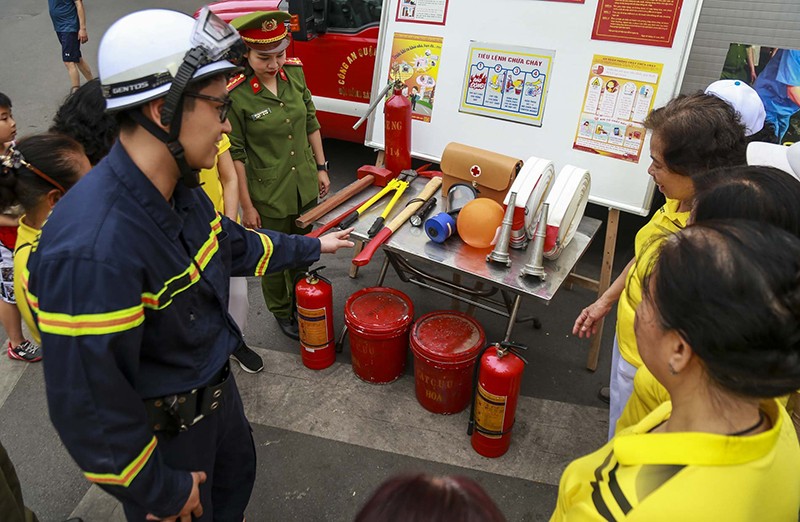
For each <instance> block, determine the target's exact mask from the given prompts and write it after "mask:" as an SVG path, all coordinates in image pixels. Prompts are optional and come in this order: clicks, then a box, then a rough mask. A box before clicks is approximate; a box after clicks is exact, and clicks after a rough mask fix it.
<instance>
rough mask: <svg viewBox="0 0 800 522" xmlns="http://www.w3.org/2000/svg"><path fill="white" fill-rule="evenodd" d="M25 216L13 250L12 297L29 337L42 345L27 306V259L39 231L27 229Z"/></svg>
mask: <svg viewBox="0 0 800 522" xmlns="http://www.w3.org/2000/svg"><path fill="white" fill-rule="evenodd" d="M23 219H25V216H24V215H23V216H22V217H20V218H19V228H18V229H17V247H16V248H15V249H14V295H15V296H17V308H18V309H19V313H20V315H21V316H22V319H23V320H24V321H25V324H26V325H28V329H30V331H31V336H33V340H34V341H36V344H38V345H41V344H42V336H41V334H40V333H39V329H38V328H37V327H36V322H35V321H34V320H33V314H32V313H31V308H30V306H29V305H28V299H27V296H28V279H27V277H28V272H27V270H26V267H27V266H28V258H29V257H30V255H31V250H32V249H33V245H34V244H35V243H36V242H37V241H39V234H41V233H42V231H41V230H37V229H35V228H32V227H29V226H28V225H26V224H25V223H24V222H23V221H22V220H23Z"/></svg>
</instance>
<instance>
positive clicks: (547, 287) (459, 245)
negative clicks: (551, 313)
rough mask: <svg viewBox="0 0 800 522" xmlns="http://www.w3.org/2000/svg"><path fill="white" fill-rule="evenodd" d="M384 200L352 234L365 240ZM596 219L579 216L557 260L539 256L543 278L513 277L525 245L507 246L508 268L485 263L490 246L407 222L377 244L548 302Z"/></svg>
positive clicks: (414, 189) (418, 185) (413, 189)
mask: <svg viewBox="0 0 800 522" xmlns="http://www.w3.org/2000/svg"><path fill="white" fill-rule="evenodd" d="M426 182H427V180H426V179H425V178H418V179H417V180H415V181H414V182H413V183H411V185H410V186H409V187H408V188H407V189H406V191H405V193H404V194H403V196H402V198H401V199H400V200H399V201H398V203H397V204H396V205H395V208H394V209H392V212H391V214H390V215H389V217H388V218H387V219H386V221H387V222H388V221H390V220H391V219H392V218H393V217H394V216H395V215H397V213H398V212H399V211H400V210H401V209H402V208H403V207H404V206H405V205H406V203H407V202H409V201H411V200H412V199H413V198H414V197H415V196H416V195H417V194H419V193H420V192H422V188H423V187H424V186H425V183H426ZM378 190H379V188H378V187H370V188H369V189H367V190H365V191H364V192H362V193H360V194H358V195H356V196H355V197H353V198H351V199H350V200H349V201H347V202H346V203H344V204H343V205H340V206H339V207H338V208H336V209H334V210H333V211H332V212H329V213H328V214H326V215H325V216H323V217H322V218H320V220H319V223H321V224H325V223H327V222H329V221H330V220H332V219H333V218H335V217H337V216H339V215H340V214H341V213H343V212H345V211H347V210H349V209H350V208H351V207H353V206H355V205H356V204H357V203H359V202H363V201H365V200H366V199H368V198H369V197H370V196H372V195H373V194H375V193H376V192H377V191H378ZM390 198H391V195H390V194H387V195H386V196H385V197H384V198H383V199H382V200H381V201H380V202H379V203H377V204H376V205H374V206H373V207H372V208H370V209H369V210H368V211H366V212H365V213H364V214H363V215H362V216H361V217H360V218H359V220H358V221H357V222H356V224H355V230H354V231H353V234H352V236H353V237H354V238H355V239H359V240H364V241H369V237H368V236H367V230H368V229H369V227H370V226H371V225H372V223H373V221H374V220H375V218H376V217H377V216H379V215H380V213H381V212H382V211H383V209H384V208H385V206H386V204H387V203H388V201H389V199H390ZM436 198H437V202H436V208H435V209H434V210H433V211H431V213H430V214H429V216H433V215H435V214H436V213H437V212H441V211H443V210H444V202H443V200H442V197H441V191H439V193H438V194H437V196H436ZM601 223H602V222H601V221H600V220H598V219H594V218H590V217H586V216H584V217H583V219H581V222H580V224H579V225H578V230H577V231H576V233H575V236H574V237H573V238H572V241H571V242H570V244H569V245H568V246H567V248H565V249H564V251H563V252H562V253H561V255H560V256H559V257H558V259H555V260H553V261H550V260H548V259H545V260H544V269H545V273H546V278H545V280H544V281H541V280H540V279H539V278H538V277H531V276H525V277H524V278H523V277H519V272H520V269H521V268H522V267H523V266H524V265H525V264H526V263H527V262H528V258H529V256H530V254H529V251H528V249H525V250H517V249H513V248H510V249H509V255H510V257H511V267H510V268H506V266H505V265H501V264H497V263H488V262H487V261H486V256H487V255H488V254H489V252H491V248H490V249H486V250H478V249H475V248H472V247H470V246H469V245H467V244H466V243H464V242H463V241H461V239H460V238H459V237H458V236H457V235H454V236H453V237H451V238H449V239H448V240H447V241H445V242H444V243H435V242H433V241H430V240H429V239H428V236H427V235H426V234H425V230H424V228H423V227H412V226H411V223H408V222H407V223H406V224H404V225H403V226H402V227H401V228H400V229H399V230H398V231H397V232H395V233H394V234H392V236H391V238H390V239H389V241H387V242H386V244H384V245H383V247H384V248H387V249H388V250H390V251H391V252H393V253H396V254H398V255H401V256H402V257H404V258H406V259H408V260H409V261H414V260H417V261H420V262H421V263H426V264H429V265H432V266H435V267H445V268H447V269H449V270H451V271H452V272H453V273H459V274H461V275H466V276H472V277H474V278H477V279H479V280H482V281H484V282H486V283H488V284H489V285H491V286H494V287H497V288H499V289H501V290H508V291H510V292H513V293H515V294H519V295H530V296H533V297H536V298H538V299H541V300H543V301H545V302H549V301H550V300H551V299H552V298H553V296H554V295H555V293H556V291H557V290H558V289H559V287H561V285H562V283H563V282H564V280H566V278H567V276H568V275H569V273H570V272H571V271H572V269H573V268H574V267H575V265H576V264H577V263H578V260H579V259H580V258H581V256H582V255H583V253H584V252H586V249H587V248H588V247H589V244H590V243H591V241H592V238H593V237H594V235H595V234H596V233H597V231H598V230H599V229H600V225H601Z"/></svg>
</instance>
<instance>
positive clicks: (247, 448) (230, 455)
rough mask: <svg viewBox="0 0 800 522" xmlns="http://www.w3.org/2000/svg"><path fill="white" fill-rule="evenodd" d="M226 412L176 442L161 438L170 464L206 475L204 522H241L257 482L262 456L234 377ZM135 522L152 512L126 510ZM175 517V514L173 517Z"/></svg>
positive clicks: (230, 380) (127, 507)
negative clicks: (257, 471)
mask: <svg viewBox="0 0 800 522" xmlns="http://www.w3.org/2000/svg"><path fill="white" fill-rule="evenodd" d="M224 390H225V391H224V395H223V403H222V408H221V409H220V410H219V411H218V412H217V413H215V414H214V415H211V416H210V417H208V418H205V419H203V420H201V421H200V422H198V423H197V424H195V425H194V426H192V427H190V428H189V430H188V431H185V432H183V433H179V434H178V435H176V436H174V437H165V436H161V435H160V434H157V436H158V447H159V451H160V453H161V455H162V456H163V459H164V463H165V464H166V465H167V466H169V467H171V468H173V469H181V470H186V471H205V472H206V476H207V479H206V482H205V483H204V484H200V502H201V503H202V504H203V516H202V517H201V518H199V519H198V518H193V519H192V520H199V521H202V522H210V521H212V520H213V521H216V522H241V521H242V519H243V518H244V509H245V508H246V507H247V503H248V502H249V500H250V493H251V492H252V491H253V483H254V482H255V480H256V450H255V446H254V445H253V435H252V430H251V429H250V423H249V422H248V421H247V418H246V417H245V416H244V409H243V408H242V398H241V397H240V396H239V389H238V388H237V387H236V382H235V381H234V378H233V375H230V376H229V377H228V381H227V382H226V383H225V388H224ZM123 507H124V508H125V516H126V517H127V519H128V520H130V521H136V522H141V521H143V520H145V517H146V516H147V512H146V511H145V510H142V509H141V507H139V506H137V505H129V504H124V505H123ZM173 514H174V513H173Z"/></svg>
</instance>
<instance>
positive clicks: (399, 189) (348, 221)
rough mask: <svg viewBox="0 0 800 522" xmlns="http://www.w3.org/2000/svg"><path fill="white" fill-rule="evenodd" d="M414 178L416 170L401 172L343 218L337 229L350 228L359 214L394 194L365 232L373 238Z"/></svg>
mask: <svg viewBox="0 0 800 522" xmlns="http://www.w3.org/2000/svg"><path fill="white" fill-rule="evenodd" d="M416 177H417V171H416V170H404V171H402V172H401V173H400V175H399V176H397V177H396V178H395V179H393V180H391V181H390V182H389V183H387V184H386V186H385V187H383V188H382V189H381V190H380V192H378V193H377V194H375V195H374V196H372V197H371V198H369V199H368V200H367V201H366V202H365V203H364V204H363V205H361V206H360V207H358V208H357V209H356V210H354V211H353V212H351V213H350V215H349V216H347V217H346V218H344V219H343V220H342V222H341V223H340V224H339V228H341V229H342V230H344V229H345V228H347V227H349V226H351V225H352V224H353V223H355V222H356V220H357V219H358V218H359V217H360V216H361V214H363V213H364V212H366V211H367V210H368V209H369V208H370V207H371V206H372V205H374V204H375V203H377V202H378V201H379V200H380V199H381V198H383V197H384V196H385V195H387V194H389V193H390V192H394V195H393V196H392V199H391V200H389V204H388V205H386V208H385V209H383V212H381V215H380V216H378V217H377V218H375V222H374V223H373V224H372V226H371V227H370V228H369V231H368V232H367V235H368V236H369V237H374V236H375V234H377V233H378V232H379V231H380V230H381V228H383V222H384V221H385V220H386V218H387V217H388V216H389V214H390V213H391V212H392V209H393V208H394V205H395V203H397V200H399V199H400V196H402V195H403V192H405V190H406V188H408V184H409V183H411V182H412V181H414V178H416Z"/></svg>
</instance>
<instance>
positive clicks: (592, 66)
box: [366, 0, 702, 215]
mask: <svg viewBox="0 0 800 522" xmlns="http://www.w3.org/2000/svg"><path fill="white" fill-rule="evenodd" d="M701 2H702V0H586V1H585V2H579V1H573V0H570V1H564V0H562V1H558V0H557V1H546V0H494V1H492V2H483V1H478V0H458V1H448V0H385V2H384V8H383V15H382V20H381V29H380V36H379V42H378V54H377V57H376V65H375V73H374V79H373V92H372V96H373V98H374V97H375V96H377V95H378V93H379V92H380V90H381V89H382V88H383V87H384V86H385V85H386V83H387V81H388V80H389V78H390V75H392V76H393V77H396V78H399V79H400V80H402V81H404V83H405V84H406V86H407V88H406V90H405V91H404V92H405V94H406V95H407V96H409V98H410V99H411V100H412V104H413V105H414V113H413V121H412V155H413V156H415V157H418V158H421V159H425V160H428V161H436V162H438V161H439V160H440V158H441V155H442V151H443V150H444V147H445V145H447V143H449V142H451V141H455V142H460V143H465V144H467V145H472V146H475V147H481V148H484V149H488V150H491V151H494V152H499V153H502V154H506V155H509V156H513V157H516V158H520V159H522V160H526V159H527V158H528V157H530V156H538V157H542V158H546V159H549V160H552V161H553V162H554V163H555V166H556V170H557V171H558V170H560V169H561V168H562V167H563V166H564V165H567V164H571V165H575V166H578V167H581V168H585V169H588V170H589V171H590V172H591V175H592V187H591V194H590V201H591V202H593V203H596V204H600V205H604V206H608V207H612V208H617V209H619V210H623V211H627V212H631V213H635V214H640V215H645V214H647V212H648V211H649V207H650V201H651V199H652V195H653V191H654V184H653V183H652V178H651V177H650V176H649V175H648V174H647V167H648V166H649V164H650V160H649V152H648V151H649V139H650V136H649V133H647V132H645V131H644V129H643V127H642V125H641V121H642V120H643V119H644V117H645V116H646V114H647V112H649V110H650V109H651V108H653V107H659V106H662V105H664V104H665V103H666V102H667V101H669V100H670V99H671V98H672V97H673V96H675V95H676V94H677V93H678V91H679V87H680V84H681V80H682V76H683V73H684V70H685V66H686V55H687V54H688V48H689V45H690V44H691V40H692V34H693V32H694V28H695V26H696V24H697V19H698V13H699V10H700V4H701ZM421 14H424V17H422V16H421ZM422 18H424V20H422ZM383 126H384V120H383V113H382V109H381V106H379V108H378V110H376V111H375V113H374V114H373V116H372V117H371V118H370V122H369V126H368V128H367V139H366V144H367V145H368V146H372V147H375V148H380V149H383V148H384V145H385V144H384V133H383Z"/></svg>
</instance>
